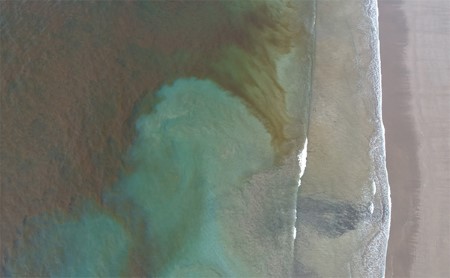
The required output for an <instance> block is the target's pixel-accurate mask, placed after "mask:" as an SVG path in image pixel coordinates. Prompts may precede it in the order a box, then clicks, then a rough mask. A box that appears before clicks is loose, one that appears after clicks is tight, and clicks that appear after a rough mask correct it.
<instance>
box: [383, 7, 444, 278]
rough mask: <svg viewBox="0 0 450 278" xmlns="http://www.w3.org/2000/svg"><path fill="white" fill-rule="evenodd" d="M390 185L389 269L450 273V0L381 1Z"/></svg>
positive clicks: (403, 273)
mask: <svg viewBox="0 0 450 278" xmlns="http://www.w3.org/2000/svg"><path fill="white" fill-rule="evenodd" d="M379 7H380V40H381V63H382V80H383V115H384V123H385V127H386V149H387V166H388V172H389V181H390V185H391V192H392V196H391V197H392V223H391V233H390V239H389V245H388V246H389V247H388V255H387V270H386V276H387V277H449V276H450V264H448V258H449V257H450V248H448V246H450V237H449V235H450V218H449V217H448V212H449V211H450V195H449V189H448V186H449V184H450V140H449V138H450V81H449V77H450V66H449V65H450V54H449V53H450V52H449V49H450V2H449V1H440V0H432V1H402V2H401V1H386V0H384V1H383V0H382V1H380V2H379Z"/></svg>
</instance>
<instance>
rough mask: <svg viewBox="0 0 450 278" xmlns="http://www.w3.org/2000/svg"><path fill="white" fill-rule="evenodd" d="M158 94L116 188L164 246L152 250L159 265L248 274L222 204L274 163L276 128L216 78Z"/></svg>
mask: <svg viewBox="0 0 450 278" xmlns="http://www.w3.org/2000/svg"><path fill="white" fill-rule="evenodd" d="M157 96H158V97H159V98H160V99H161V102H160V103H159V104H158V105H157V106H156V107H155V110H154V112H153V113H152V114H149V115H145V116H142V117H141V118H140V119H139V120H138V122H137V124H136V127H137V130H138V135H137V139H136V141H135V143H134V144H133V147H132V148H131V151H130V153H131V157H132V164H133V165H135V167H136V168H135V170H134V172H133V173H132V174H131V175H129V176H128V177H126V178H125V179H123V180H122V181H121V182H120V184H119V185H118V187H119V189H118V190H117V191H118V192H117V193H116V194H118V195H120V197H119V199H120V202H123V199H128V200H131V202H132V203H133V207H134V209H136V210H139V213H140V214H139V215H144V217H145V220H144V223H145V225H146V232H147V237H148V239H149V240H150V241H151V242H152V245H153V248H155V249H156V250H159V252H156V253H152V252H150V253H149V258H148V259H149V261H150V262H151V264H152V266H153V271H154V270H155V269H157V270H158V272H159V271H161V272H160V273H164V274H167V275H170V274H171V273H172V271H175V272H174V275H176V273H177V271H181V272H182V271H185V270H186V269H183V268H189V269H194V268H197V269H198V271H206V269H208V268H211V269H214V271H215V272H217V273H220V274H221V275H227V276H234V275H237V274H240V273H241V274H242V272H241V271H242V269H240V267H238V266H237V264H238V262H237V261H236V259H237V258H232V257H229V256H228V255H227V254H226V252H225V251H224V249H225V248H226V247H225V246H224V244H223V242H222V241H221V231H220V230H219V227H218V222H219V221H221V220H222V221H223V219H220V218H218V215H217V214H216V211H217V209H218V208H219V207H220V206H223V205H224V203H226V202H227V197H226V195H227V194H230V193H229V192H232V191H234V190H237V189H238V188H239V187H241V186H242V184H243V182H244V180H245V179H247V178H248V177H249V175H251V174H252V173H255V172H256V171H258V170H261V169H264V168H265V167H268V166H270V165H271V161H272V160H273V156H274V154H273V151H272V147H271V145H270V136H269V134H268V133H267V132H266V130H265V129H264V127H263V125H262V124H261V123H260V122H259V121H258V120H257V119H256V118H255V117H253V116H252V115H251V114H250V113H249V112H248V110H247V109H246V107H245V106H244V105H243V104H242V102H241V101H239V99H237V98H235V97H232V96H231V95H230V94H229V93H227V92H225V91H223V90H222V89H221V88H219V87H218V86H217V85H216V84H214V83H213V82H211V81H208V80H197V79H195V78H191V79H180V80H177V81H175V82H174V84H173V85H171V86H164V87H163V88H162V89H161V90H160V91H159V93H158V94H157ZM119 206H120V203H119ZM127 217H135V214H132V215H129V216H127ZM174 267H175V268H174ZM196 271H197V270H196ZM191 274H192V275H194V276H195V274H194V273H191Z"/></svg>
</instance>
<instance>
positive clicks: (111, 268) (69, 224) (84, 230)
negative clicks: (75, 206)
mask: <svg viewBox="0 0 450 278" xmlns="http://www.w3.org/2000/svg"><path fill="white" fill-rule="evenodd" d="M30 222H31V223H28V227H31V229H27V230H26V231H25V232H32V231H37V232H36V233H35V234H33V237H31V238H30V239H29V240H27V241H20V242H19V245H18V254H19V256H17V260H15V261H14V263H13V265H10V268H11V269H10V274H11V275H13V276H15V277H24V276H27V277H28V276H33V277H42V276H46V277H94V276H102V277H111V276H117V275H118V274H120V271H121V270H122V268H123V266H124V262H126V258H127V255H128V246H129V239H128V237H127V233H126V232H125V230H124V229H123V227H121V226H120V225H119V224H118V223H116V222H115V221H114V220H113V219H111V218H110V217H109V216H108V215H106V214H104V213H102V212H100V211H99V210H98V209H96V208H94V207H93V206H91V205H89V204H87V205H86V206H85V207H84V208H83V210H82V212H80V216H79V218H75V217H70V218H69V219H67V217H64V216H62V215H51V216H50V215H45V216H41V217H39V218H35V219H32V220H30Z"/></svg>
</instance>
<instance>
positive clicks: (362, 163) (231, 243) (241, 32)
mask: <svg viewBox="0 0 450 278" xmlns="http://www.w3.org/2000/svg"><path fill="white" fill-rule="evenodd" d="M373 3H374V2H373V1H369V0H367V1H365V0H364V1H363V0H361V1H360V0H358V1H357V0H354V1H352V2H351V3H350V4H349V3H345V2H342V1H333V2H330V1H319V2H317V3H316V2H315V1H312V0H311V1H303V0H302V1H178V2H173V1H167V2H165V1H141V2H119V1H118V2H96V3H89V2H46V3H44V4H37V2H36V3H35V2H13V1H9V2H2V3H1V5H2V9H1V10H0V11H1V15H2V17H1V22H0V23H1V31H2V45H1V50H2V56H1V58H2V63H3V64H4V65H6V66H4V67H3V66H2V67H1V70H2V74H1V77H2V82H1V85H2V102H1V104H2V118H3V119H2V129H5V130H8V131H9V132H7V133H5V132H2V134H1V136H2V154H3V153H4V154H5V155H2V159H3V161H2V218H4V219H5V223H6V225H2V227H1V229H2V248H1V250H0V251H1V252H2V274H3V275H4V276H7V277H10V276H11V277H22V276H51V277H63V276H74V277H76V276H77V277H80V276H88V277H97V276H109V277H117V276H139V277H153V276H156V277H222V276H227V277H292V276H313V277H316V276H318V277H328V276H333V275H335V276H352V275H353V274H356V275H359V274H360V275H362V276H367V275H366V274H367V273H372V274H374V275H379V274H380V273H381V271H382V269H383V268H384V265H383V261H382V260H383V258H384V257H383V256H384V255H385V254H384V249H383V248H385V239H386V236H387V235H386V231H387V230H386V223H387V222H388V219H389V216H388V214H389V206H388V205H387V203H386V202H387V200H388V199H387V197H386V192H387V191H386V190H387V187H386V185H385V184H384V180H385V172H383V165H384V164H383V163H384V153H383V151H384V149H383V137H382V136H383V134H382V133H381V132H382V125H381V124H380V119H381V115H380V114H379V107H380V103H379V95H378V94H379V91H377V90H378V89H377V87H376V84H377V83H376V82H378V81H379V79H377V78H379V76H378V75H377V74H376V73H377V69H378V68H379V67H378V65H377V59H376V58H377V57H376V55H377V53H378V52H377V51H378V50H377V48H376V40H375V39H374V35H375V37H376V34H375V33H376V22H375V21H373V20H374V16H373V13H374V11H373ZM353 4H354V5H353ZM352 5H353V6H352ZM367 5H368V6H367ZM365 7H366V8H367V7H369V8H370V9H365ZM368 11H369V12H368ZM345 19H349V20H350V19H351V20H352V22H351V23H352V24H351V25H350V26H358V27H355V28H350V29H348V26H349V25H348V23H346V21H345ZM361 22H362V23H363V25H360V24H359V23H361ZM346 24H347V25H346ZM358 28H359V29H358ZM3 38H4V39H3ZM30 38H31V39H30ZM367 38H370V39H369V40H368V39H367ZM366 42H368V43H367V44H366ZM366 45H370V47H367V46H366ZM352 47H353V48H352ZM366 71H367V72H369V73H370V74H368V75H362V74H361V72H366ZM3 92H5V93H3ZM5 119H6V120H5ZM17 173H19V174H17ZM5 196H6V197H5ZM2 221H3V220H2ZM3 242H5V243H3ZM342 266H345V267H342Z"/></svg>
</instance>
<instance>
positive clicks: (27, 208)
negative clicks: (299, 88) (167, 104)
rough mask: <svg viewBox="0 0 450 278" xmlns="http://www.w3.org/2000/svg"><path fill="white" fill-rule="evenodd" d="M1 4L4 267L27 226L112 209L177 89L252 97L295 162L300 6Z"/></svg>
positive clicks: (259, 114) (302, 33) (279, 146)
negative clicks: (292, 54)
mask: <svg viewBox="0 0 450 278" xmlns="http://www.w3.org/2000/svg"><path fill="white" fill-rule="evenodd" d="M269 2H270V1H269ZM0 5H1V9H0V11H1V14H2V16H3V18H4V20H3V22H2V23H1V24H2V25H1V38H2V39H1V45H0V48H1V49H0V50H1V68H0V71H1V74H0V75H1V76H0V78H1V84H0V86H1V134H0V136H1V187H2V195H1V203H2V204H1V205H2V210H1V216H2V227H1V242H2V246H1V250H0V252H1V254H2V261H3V259H4V256H5V251H6V250H8V249H9V248H10V247H11V246H12V245H11V244H12V242H13V240H14V239H17V238H19V239H20V237H21V235H20V234H16V229H17V228H18V227H20V225H22V224H21V223H22V219H24V218H25V217H31V216H34V215H38V214H40V213H42V212H44V211H51V210H55V209H56V208H60V209H63V210H67V209H68V208H70V206H71V203H72V202H73V200H74V198H75V199H76V198H78V197H80V196H85V197H86V196H88V197H90V198H92V199H94V200H96V201H98V202H101V192H102V191H103V190H104V189H105V188H106V187H109V186H111V185H112V184H113V183H114V182H115V181H116V180H117V178H118V174H119V173H120V172H121V171H123V170H124V167H125V163H124V162H123V161H122V158H123V157H124V154H125V152H126V150H127V148H128V146H129V145H130V144H131V141H132V138H133V126H134V121H135V120H136V119H137V117H138V116H139V115H141V114H142V113H149V112H150V111H151V109H152V106H153V104H154V101H156V99H155V98H154V97H153V96H152V95H151V93H153V92H156V91H157V89H158V88H159V87H161V86H162V85H163V84H165V83H170V82H172V81H174V80H175V79H178V78H182V77H197V78H201V79H203V78H208V79H211V80H213V81H215V82H216V83H218V84H219V85H220V86H221V87H223V88H225V89H226V90H228V91H230V93H232V94H234V95H236V96H238V97H240V98H241V99H242V100H243V101H244V102H245V104H246V105H247V107H248V108H249V110H250V111H252V112H253V113H254V114H255V115H256V116H257V117H258V118H259V119H260V120H261V121H262V122H263V123H264V125H265V127H266V128H267V130H268V131H269V132H270V134H271V135H272V138H273V144H274V147H275V149H276V150H277V151H278V152H279V153H280V154H284V153H286V152H287V150H286V148H285V147H284V146H285V143H286V141H287V140H289V139H292V138H288V136H287V135H286V134H285V132H284V129H285V125H286V124H287V123H288V122H289V118H288V116H287V114H286V112H285V110H286V109H285V96H284V90H283V88H282V87H281V86H280V84H279V83H278V82H277V72H276V67H275V61H276V59H277V58H278V57H279V56H280V55H281V54H283V53H287V52H289V50H290V49H291V48H292V47H293V45H294V44H298V43H305V42H306V39H304V37H305V36H306V33H305V30H304V29H302V26H300V25H296V24H294V22H296V21H295V20H294V19H293V17H294V15H295V11H294V9H295V8H294V7H292V6H290V4H279V3H277V4H274V5H275V6H272V4H267V3H266V2H256V1H248V2H245V3H242V2H238V1H236V2H232V1H224V2H219V1H187V2H181V1H173V2H172V1H167V2H163V1H148V2H144V1H136V2H95V3H88V2H45V3H42V2H39V3H38V2H13V1H9V2H2V3H0Z"/></svg>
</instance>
